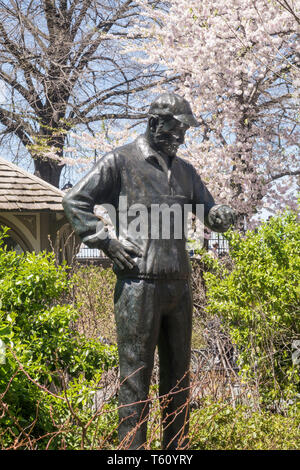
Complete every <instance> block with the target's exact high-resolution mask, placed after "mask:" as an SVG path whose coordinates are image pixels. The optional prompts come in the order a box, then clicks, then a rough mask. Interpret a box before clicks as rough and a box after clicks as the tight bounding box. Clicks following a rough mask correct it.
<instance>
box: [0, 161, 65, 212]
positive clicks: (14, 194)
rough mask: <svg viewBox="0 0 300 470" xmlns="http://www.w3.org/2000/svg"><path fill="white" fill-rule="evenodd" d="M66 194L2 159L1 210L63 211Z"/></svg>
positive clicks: (0, 175) (0, 180) (0, 181)
mask: <svg viewBox="0 0 300 470" xmlns="http://www.w3.org/2000/svg"><path fill="white" fill-rule="evenodd" d="M63 196H64V192H63V191H61V190H60V189H58V188H56V187H55V186H52V185H51V184H49V183H46V181H44V180H42V179H41V178H38V177H37V176H35V175H32V174H31V173H28V172H27V171H25V170H23V169H22V168H20V167H18V166H17V165H14V164H13V163H11V162H9V161H7V160H5V159H4V158H0V210H2V211H13V210H22V211H49V210H50V211H55V212H58V211H63V207H62V204H61V201H62V198H63Z"/></svg>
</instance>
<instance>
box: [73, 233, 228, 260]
mask: <svg viewBox="0 0 300 470" xmlns="http://www.w3.org/2000/svg"><path fill="white" fill-rule="evenodd" d="M206 249H208V250H209V251H211V252H212V254H215V256H217V257H222V256H223V255H224V254H226V253H229V243H228V241H227V240H226V239H225V238H224V237H223V236H222V234H220V233H212V234H211V238H210V239H209V240H207V241H206ZM189 253H190V256H191V258H193V257H194V253H193V250H191V251H190V252H189ZM76 258H77V259H78V258H79V259H89V260H92V259H103V258H107V256H106V255H105V254H104V253H103V251H101V250H97V249H96V248H88V247H87V246H86V245H81V247H80V250H79V252H78V254H77V256H76Z"/></svg>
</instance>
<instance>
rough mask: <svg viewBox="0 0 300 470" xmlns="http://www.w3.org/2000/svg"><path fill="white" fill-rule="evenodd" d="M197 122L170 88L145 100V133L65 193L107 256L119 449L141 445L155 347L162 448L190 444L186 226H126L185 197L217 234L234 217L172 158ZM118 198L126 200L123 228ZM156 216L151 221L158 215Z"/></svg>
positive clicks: (82, 231) (81, 227)
mask: <svg viewBox="0 0 300 470" xmlns="http://www.w3.org/2000/svg"><path fill="white" fill-rule="evenodd" d="M198 125H199V123H198V122H197V121H196V119H195V117H194V115H193V113H192V110H191V108H190V105H189V103H188V102H187V101H186V100H185V99H183V98H181V97H180V96H178V95H176V94H173V93H164V94H162V95H160V96H159V97H158V98H157V99H155V101H153V103H152V104H151V106H150V109H149V119H148V125H147V129H146V132H145V134H143V135H140V136H139V137H138V138H137V139H136V140H135V141H134V142H132V143H129V144H127V145H124V146H122V147H119V148H117V149H116V150H114V151H112V152H110V153H108V154H106V155H104V156H103V157H102V158H101V159H100V160H99V161H98V162H97V163H96V165H95V167H94V168H93V169H92V170H91V171H90V172H89V173H88V174H87V175H86V176H85V177H84V178H83V179H82V180H81V181H80V182H79V183H77V184H76V185H75V186H74V187H73V188H72V189H71V190H70V191H69V192H68V193H67V194H66V196H65V197H64V200H63V206H64V209H65V212H66V215H67V217H68V219H69V221H70V222H71V224H72V226H73V227H74V229H75V232H76V233H77V234H78V235H79V236H80V237H81V239H82V241H83V243H85V244H86V245H87V246H89V247H90V248H99V249H101V250H103V251H104V252H105V253H106V254H107V256H109V257H110V258H111V259H112V261H113V263H114V272H115V273H116V275H117V283H116V288H115V298H114V300H115V320H116V327H117V340H118V351H119V360H120V383H121V385H120V391H119V439H120V442H122V443H123V445H124V447H125V448H127V449H143V448H144V445H145V443H146V432H147V416H148V411H149V401H148V392H149V386H150V379H151V373H152V369H153V362H154V352H155V348H156V346H158V353H159V364H160V377H159V380H160V385H159V394H160V397H162V398H161V407H162V423H163V448H164V449H176V448H184V447H186V446H187V445H188V426H189V405H188V399H189V387H190V378H189V377H190V376H189V368H190V352H191V332H192V307H193V304H192V293H191V286H190V272H191V268H190V261H189V256H188V254H187V250H186V239H185V236H184V234H183V235H182V237H181V239H180V238H178V237H174V236H172V234H171V235H170V237H169V238H166V237H162V236H161V234H160V233H158V232H159V229H160V228H161V227H153V224H154V222H153V220H154V218H152V217H150V216H149V227H148V229H147V230H146V232H147V233H146V234H145V230H142V229H141V230H140V231H137V230H136V231H134V230H129V229H128V227H129V225H130V224H129V225H128V219H129V220H132V213H133V212H134V211H132V210H130V208H132V207H135V209H136V208H137V207H140V206H142V207H146V208H147V211H148V212H150V211H151V208H153V207H154V206H156V207H157V205H162V204H167V205H168V206H172V207H174V204H175V205H177V207H183V206H184V205H185V204H190V206H191V207H192V209H193V212H195V213H196V206H197V205H200V204H202V205H203V207H204V221H205V224H206V225H207V226H208V227H209V228H210V229H212V230H214V231H217V232H223V231H226V230H227V229H228V228H229V227H230V225H232V224H233V223H234V212H233V211H232V210H231V209H230V208H229V207H228V206H224V205H216V204H215V202H214V199H213V197H212V195H211V194H210V192H209V191H208V189H207V188H206V186H205V185H204V183H203V182H202V180H201V178H200V176H199V175H198V173H197V172H196V170H195V169H194V167H193V166H192V165H191V164H189V163H188V162H186V161H185V160H182V159H181V158H179V157H177V156H176V153H177V150H178V147H179V146H180V145H181V144H183V143H184V137H185V133H186V131H187V129H189V127H191V126H198ZM122 198H123V199H122ZM124 198H125V200H126V204H127V205H126V207H127V208H128V210H127V216H128V218H127V225H125V227H124V226H122V224H123V222H122V220H124V212H126V210H124V203H123V201H124ZM120 201H122V204H120ZM103 204H110V205H111V206H112V207H113V208H115V209H116V214H117V216H116V235H117V236H116V237H111V236H110V234H109V232H105V231H106V230H107V228H106V226H105V224H101V223H99V218H97V217H96V216H95V214H94V206H95V205H103ZM121 205H122V208H121V209H120V206H121ZM130 214H131V215H130ZM130 217H131V219H130ZM155 220H156V222H155V223H157V224H158V225H161V223H163V222H161V220H160V219H157V218H156V219H155ZM157 220H159V222H157ZM151 224H152V225H151ZM142 228H145V227H142ZM153 229H158V230H153ZM150 232H151V233H150ZM149 233H150V236H148V235H149ZM153 233H154V236H153ZM151 235H152V236H151Z"/></svg>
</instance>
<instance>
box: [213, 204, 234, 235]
mask: <svg viewBox="0 0 300 470" xmlns="http://www.w3.org/2000/svg"><path fill="white" fill-rule="evenodd" d="M208 223H209V225H210V228H211V229H212V230H215V231H216V232H226V231H227V230H228V229H229V228H230V227H231V226H232V225H234V224H235V223H236V214H235V212H234V210H233V209H231V207H229V206H225V205H215V206H213V207H212V208H211V209H210V211H209V213H208Z"/></svg>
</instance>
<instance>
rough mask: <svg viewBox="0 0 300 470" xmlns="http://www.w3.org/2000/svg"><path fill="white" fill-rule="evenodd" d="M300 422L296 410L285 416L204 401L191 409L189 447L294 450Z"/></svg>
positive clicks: (297, 445)
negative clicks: (195, 409)
mask: <svg viewBox="0 0 300 470" xmlns="http://www.w3.org/2000/svg"><path fill="white" fill-rule="evenodd" d="M299 426H300V415H299V413H297V414H296V413H294V414H291V415H290V416H287V417H285V416H281V415H278V414H277V415H276V414H273V413H270V412H252V411H251V410H249V408H248V407H246V406H241V405H239V406H237V407H236V408H234V407H232V406H230V405H228V404H226V403H224V402H210V401H207V402H205V403H203V406H202V407H201V408H200V409H199V410H197V411H195V412H193V413H192V416H191V426H190V427H191V432H190V438H191V449H197V450H295V449H298V448H299Z"/></svg>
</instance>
